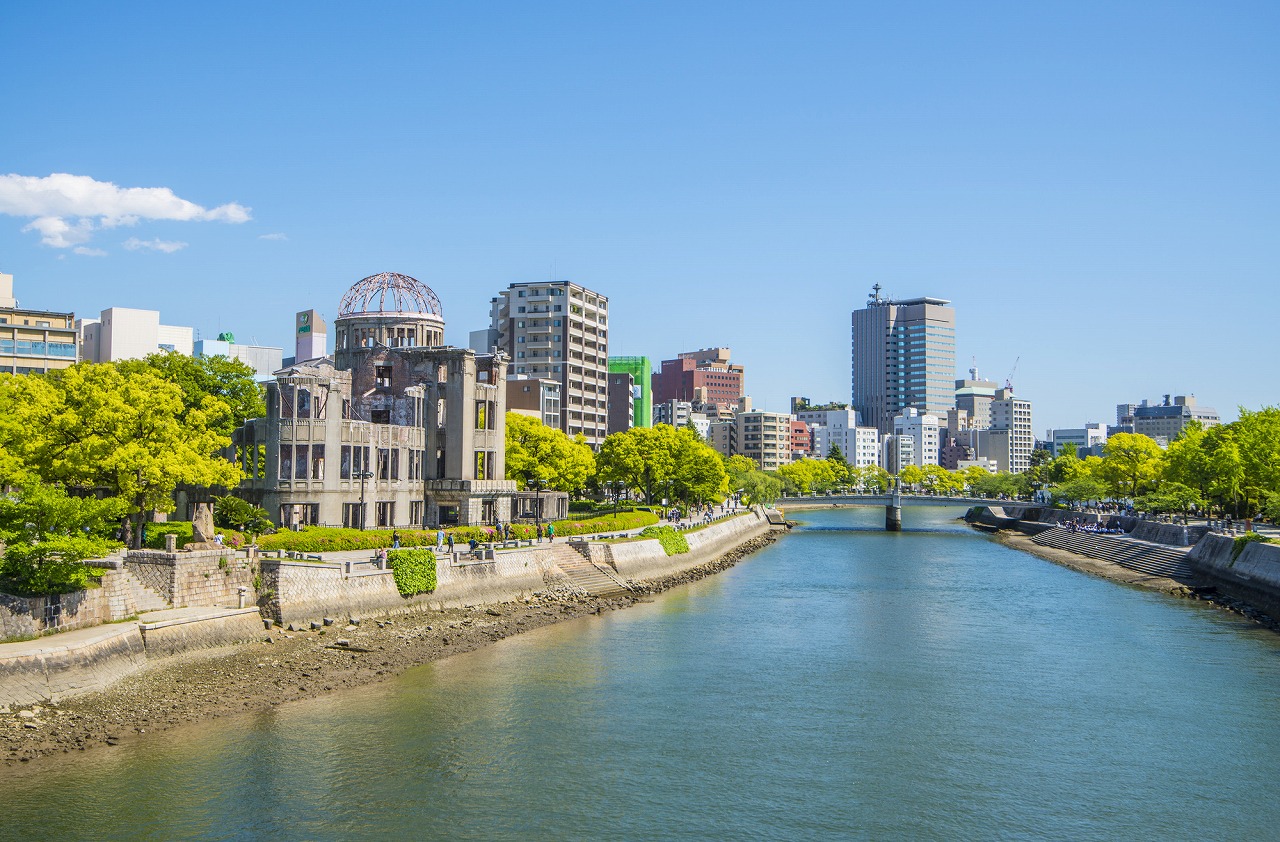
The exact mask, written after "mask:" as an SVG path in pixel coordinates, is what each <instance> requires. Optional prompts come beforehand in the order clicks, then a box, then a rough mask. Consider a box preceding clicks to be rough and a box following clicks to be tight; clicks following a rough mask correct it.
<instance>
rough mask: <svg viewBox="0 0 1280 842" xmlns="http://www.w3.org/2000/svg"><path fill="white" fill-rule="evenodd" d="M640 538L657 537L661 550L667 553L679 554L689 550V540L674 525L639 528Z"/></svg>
mask: <svg viewBox="0 0 1280 842" xmlns="http://www.w3.org/2000/svg"><path fill="white" fill-rule="evenodd" d="M640 537H641V538H657V539H658V543H659V544H661V545H662V551H663V552H664V553H666V554H667V555H680V554H681V553H687V552H689V541H688V539H687V538H685V537H684V535H683V534H682V533H681V532H680V530H678V529H676V528H675V527H674V526H650V527H648V528H646V529H643V530H641V532H640Z"/></svg>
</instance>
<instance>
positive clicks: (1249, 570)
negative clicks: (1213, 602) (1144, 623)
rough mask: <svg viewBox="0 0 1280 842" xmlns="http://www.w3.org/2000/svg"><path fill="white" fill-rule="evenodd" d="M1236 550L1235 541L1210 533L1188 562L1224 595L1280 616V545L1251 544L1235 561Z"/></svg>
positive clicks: (1198, 543)
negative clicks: (1234, 553) (1233, 551)
mask: <svg viewBox="0 0 1280 842" xmlns="http://www.w3.org/2000/svg"><path fill="white" fill-rule="evenodd" d="M1233 548H1234V541H1233V540H1232V539H1231V538H1229V537H1227V536H1226V535H1214V534H1209V535H1206V536H1204V537H1203V538H1201V539H1200V540H1199V541H1198V542H1197V543H1196V545H1195V546H1194V547H1192V548H1191V550H1190V551H1189V552H1188V553H1187V559H1188V560H1189V561H1191V563H1192V565H1193V566H1194V567H1195V570H1196V572H1197V573H1198V574H1200V575H1201V576H1203V577H1204V578H1205V579H1206V580H1207V581H1208V582H1210V583H1212V584H1214V585H1216V586H1217V587H1218V589H1219V590H1221V591H1222V592H1224V593H1226V594H1228V595H1229V596H1233V597H1235V598H1236V599H1240V600H1243V601H1245V602H1248V603H1249V604H1251V605H1255V606H1257V607H1258V608H1261V609H1262V610H1263V611H1266V612H1267V613H1268V614H1271V615H1272V616H1280V544H1263V543H1260V542H1255V543H1250V544H1247V545H1245V548H1244V550H1243V551H1242V552H1241V553H1240V557H1239V558H1236V559H1234V560H1233V559H1232V558H1231V553H1232V550H1233Z"/></svg>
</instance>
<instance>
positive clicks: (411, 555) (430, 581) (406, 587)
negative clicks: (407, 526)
mask: <svg viewBox="0 0 1280 842" xmlns="http://www.w3.org/2000/svg"><path fill="white" fill-rule="evenodd" d="M387 565H388V566H389V567H390V568H391V575H392V577H393V578H394V579H395V580H396V590H398V591H400V595H401V596H413V595H414V594H420V593H431V592H432V591H434V590H435V589H436V554H435V553H433V552H432V551H431V550H422V549H418V550H392V551H391V552H389V553H387Z"/></svg>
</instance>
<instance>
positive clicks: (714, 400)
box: [653, 348, 746, 406]
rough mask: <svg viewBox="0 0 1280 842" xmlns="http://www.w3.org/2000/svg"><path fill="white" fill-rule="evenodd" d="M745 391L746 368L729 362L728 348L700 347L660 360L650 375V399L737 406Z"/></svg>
mask: <svg viewBox="0 0 1280 842" xmlns="http://www.w3.org/2000/svg"><path fill="white" fill-rule="evenodd" d="M745 394H746V369H744V368H743V367H742V366H740V365H735V364H733V363H731V362H729V349H728V348H704V349H702V350H700V351H689V352H687V353H684V354H679V355H677V357H676V358H675V359H674V360H663V361H662V368H661V369H660V370H659V371H657V372H654V375H653V402H654V403H655V404H658V403H666V402H667V401H689V402H691V403H702V404H725V405H728V406H737V404H738V401H739V400H740V399H741V398H742V397H743V395H745Z"/></svg>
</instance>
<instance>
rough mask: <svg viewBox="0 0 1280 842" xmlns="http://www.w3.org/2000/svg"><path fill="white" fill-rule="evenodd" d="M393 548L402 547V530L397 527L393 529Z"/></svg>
mask: <svg viewBox="0 0 1280 842" xmlns="http://www.w3.org/2000/svg"><path fill="white" fill-rule="evenodd" d="M391 549H393V550H398V549H400V532H399V531H398V530H395V529H393V530H391Z"/></svg>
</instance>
